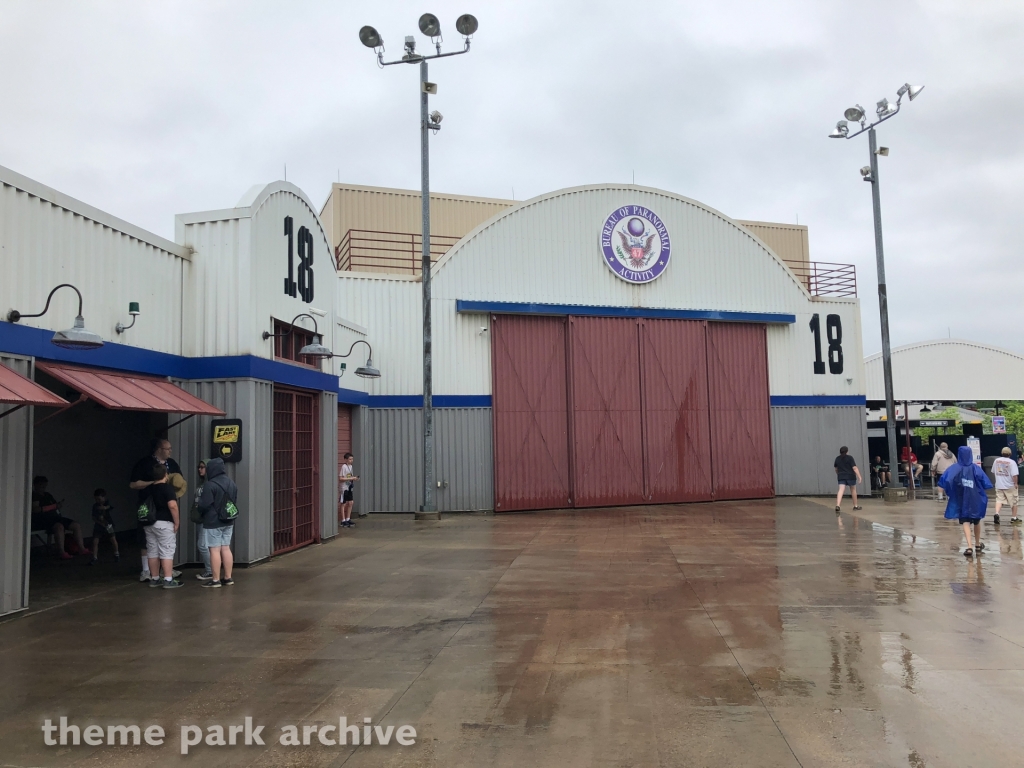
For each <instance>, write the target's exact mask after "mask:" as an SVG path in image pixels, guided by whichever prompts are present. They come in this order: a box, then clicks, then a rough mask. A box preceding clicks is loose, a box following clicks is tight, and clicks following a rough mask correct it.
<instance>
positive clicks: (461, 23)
mask: <svg viewBox="0 0 1024 768" xmlns="http://www.w3.org/2000/svg"><path fill="white" fill-rule="evenodd" d="M477 26H478V25H477V20H476V17H475V16H471V15H470V14H468V13H464V14H463V15H462V16H459V18H458V19H457V20H456V21H455V29H457V30H458V32H459V34H460V35H462V37H463V41H464V45H463V48H462V50H461V51H452V52H451V53H441V42H442V38H441V22H440V21H438V19H437V16H435V15H434V14H432V13H424V14H423V15H422V16H420V21H419V27H420V32H422V33H423V34H424V35H426V36H427V37H429V38H430V42H431V44H432V45H433V46H434V49H435V50H436V51H437V53H434V54H431V55H429V56H426V55H423V54H421V53H416V38H414V37H412V36H411V35H410V36H407V37H406V38H405V55H404V56H402V58H401V59H396V60H395V61H384V39H383V38H382V37H381V36H380V35H379V34H378V33H377V30H376V29H374V28H373V27H369V26H367V27H363V28H362V29H360V30H359V40H360V42H362V44H363V45H365V46H366V47H367V48H372V49H373V50H374V52H375V53H376V54H377V64H378V66H380V67H389V66H391V65H392V64H419V65H420V182H421V184H420V186H421V194H422V196H423V201H422V206H423V209H422V210H423V214H422V215H423V244H422V250H421V257H422V276H421V279H422V282H423V504H422V505H421V506H420V510H419V512H417V513H416V519H417V520H437V519H439V518H440V514H439V513H438V511H437V504H436V503H435V502H434V406H433V397H434V376H433V355H432V351H431V322H430V142H429V137H430V134H429V131H434V132H435V133H436V132H437V131H438V130H440V128H441V119H442V118H441V113H440V112H437V111H434V112H431V113H429V114H428V113H427V109H428V103H427V97H428V96H429V95H430V94H432V93H437V85H435V84H434V83H431V82H430V81H429V80H428V79H427V61H429V60H430V59H442V58H445V57H448V56H459V55H460V54H463V53H469V41H470V38H472V36H473V33H474V32H476V30H477Z"/></svg>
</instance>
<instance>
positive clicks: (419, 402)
mask: <svg viewBox="0 0 1024 768" xmlns="http://www.w3.org/2000/svg"><path fill="white" fill-rule="evenodd" d="M366 404H367V405H368V406H369V407H370V408H422V407H423V395H370V397H369V402H368V403H366ZM434 407H435V408H490V407H491V396H490V395H434Z"/></svg>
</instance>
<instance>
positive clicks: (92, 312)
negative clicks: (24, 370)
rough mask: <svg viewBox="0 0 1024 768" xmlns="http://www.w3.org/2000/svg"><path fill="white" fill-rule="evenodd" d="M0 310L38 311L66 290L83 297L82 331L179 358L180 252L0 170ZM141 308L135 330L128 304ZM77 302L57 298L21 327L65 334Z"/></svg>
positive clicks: (65, 294)
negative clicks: (60, 287)
mask: <svg viewBox="0 0 1024 768" xmlns="http://www.w3.org/2000/svg"><path fill="white" fill-rule="evenodd" d="M0 253H2V254H3V280H2V281H0V306H2V307H4V312H6V311H7V309H9V308H11V307H14V308H16V309H19V310H21V311H22V312H25V313H34V312H39V311H41V310H42V308H43V305H44V304H45V302H46V295H47V294H48V293H49V292H50V290H51V289H52V288H54V287H55V286H57V285H59V284H61V283H72V284H74V285H75V286H76V287H77V288H78V289H79V290H80V291H81V292H82V296H83V314H84V317H85V321H86V327H87V328H89V329H90V330H92V331H95V332H96V333H98V334H100V335H101V336H102V337H103V338H104V339H108V340H111V341H117V342H119V343H123V344H131V345H133V346H138V347H143V348H146V349H153V350H158V351H160V352H169V353H173V354H180V353H181V286H182V264H183V263H184V259H183V257H184V256H187V251H186V250H185V249H184V248H182V247H180V246H178V245H175V244H174V243H171V242H170V241H167V240H164V239H163V238H161V237H159V236H157V235H154V234H152V233H149V232H145V231H143V230H141V229H139V228H138V227H134V226H132V225H130V224H128V223H127V222H122V221H120V220H119V219H116V218H115V217H113V216H111V215H109V214H105V213H103V212H102V211H98V210H96V209H95V208H92V207H91V206H88V205H86V204H85V203H82V202H80V201H77V200H73V199H72V198H69V197H67V196H66V195H62V194H60V193H58V192H56V191H55V190H51V189H49V188H47V187H45V186H43V185H42V184H39V183H38V182H34V181H32V180H31V179H26V178H25V177H23V176H20V175H19V174H16V173H14V172H13V171H9V170H8V169H6V168H0ZM130 301H137V302H139V303H140V304H141V307H142V315H141V316H140V317H139V319H138V322H136V323H135V327H133V328H132V329H131V330H128V331H126V332H125V333H124V334H123V335H120V336H119V335H118V334H117V333H116V332H115V330H114V327H115V326H116V325H117V323H118V322H124V323H125V324H128V322H129V320H130V319H131V318H130V317H129V316H128V302H130ZM77 313H78V298H77V296H75V292H74V291H72V290H70V289H63V290H60V291H58V292H57V293H56V294H55V295H54V297H53V302H52V303H51V305H50V311H49V312H47V313H46V314H45V315H44V316H43V317H33V318H30V319H28V320H25V321H23V323H24V324H25V325H30V326H32V327H35V328H47V329H49V330H53V331H57V330H63V329H65V328H68V327H70V326H71V324H72V321H73V320H74V317H75V315H76V314H77Z"/></svg>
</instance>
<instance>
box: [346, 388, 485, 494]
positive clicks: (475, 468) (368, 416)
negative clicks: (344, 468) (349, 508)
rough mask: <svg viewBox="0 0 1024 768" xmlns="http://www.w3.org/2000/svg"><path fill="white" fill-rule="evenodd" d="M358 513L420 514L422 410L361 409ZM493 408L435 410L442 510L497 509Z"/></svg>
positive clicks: (436, 472)
mask: <svg viewBox="0 0 1024 768" xmlns="http://www.w3.org/2000/svg"><path fill="white" fill-rule="evenodd" d="M356 425H357V427H358V428H357V430H356V432H357V443H360V444H361V445H360V446H359V450H357V451H353V453H355V454H356V474H357V475H359V477H360V481H359V482H358V483H356V494H355V495H356V506H355V509H356V510H357V511H359V512H360V513H362V512H414V511H416V510H417V509H419V507H420V504H421V502H422V493H423V491H422V487H423V480H422V477H423V473H422V468H423V438H422V434H423V420H422V411H420V409H418V408H360V409H359V413H358V418H357V419H356ZM492 456H493V453H492V439H491V409H490V408H436V409H435V410H434V476H435V478H436V479H437V480H438V481H440V482H442V483H444V482H445V481H447V483H448V487H447V488H444V487H442V488H440V489H438V490H437V491H436V495H435V498H436V500H437V506H438V509H440V510H441V511H442V512H445V511H449V512H450V511H470V510H486V509H492V508H493V503H494V500H493V495H492V494H493V490H492V489H493V479H492V470H491V467H492V465H493V459H492Z"/></svg>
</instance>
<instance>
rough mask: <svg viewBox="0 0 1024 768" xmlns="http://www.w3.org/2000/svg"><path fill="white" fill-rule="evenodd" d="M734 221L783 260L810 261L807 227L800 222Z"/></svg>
mask: <svg viewBox="0 0 1024 768" xmlns="http://www.w3.org/2000/svg"><path fill="white" fill-rule="evenodd" d="M736 223H737V224H739V225H740V226H741V227H745V228H746V229H748V230H750V231H751V232H752V233H753V234H755V235H757V236H758V237H759V238H760V239H761V242H762V243H764V244H765V245H767V246H768V247H769V248H771V249H772V250H773V251H775V253H777V254H778V256H779V258H780V259H782V260H783V261H810V260H811V248H810V245H809V244H808V240H807V227H806V226H804V225H802V224H776V223H774V222H771V221H740V220H739V219H737V220H736Z"/></svg>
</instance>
